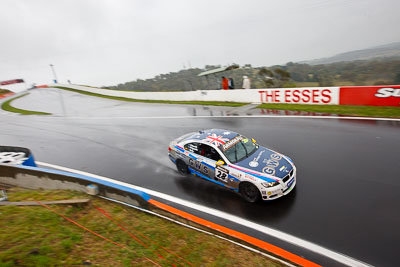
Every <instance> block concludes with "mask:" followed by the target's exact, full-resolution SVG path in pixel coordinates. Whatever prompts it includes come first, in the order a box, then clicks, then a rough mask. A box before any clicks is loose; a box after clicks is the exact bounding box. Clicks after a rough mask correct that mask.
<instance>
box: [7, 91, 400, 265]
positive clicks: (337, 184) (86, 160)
mask: <svg viewBox="0 0 400 267" xmlns="http://www.w3.org/2000/svg"><path fill="white" fill-rule="evenodd" d="M39 95H40V97H39ZM62 95H63V99H64V102H65V106H66V111H65V113H64V111H63V110H62V109H60V108H59V107H60V105H59V103H60V102H59V99H60V98H59V97H60V94H59V93H58V92H54V90H52V89H41V90H38V91H36V92H31V95H30V96H28V97H23V98H20V99H18V100H16V101H14V102H13V105H14V106H16V107H19V108H22V107H24V108H26V109H29V108H27V107H28V106H29V105H36V106H35V107H36V108H35V110H39V111H50V112H52V111H53V112H54V113H55V115H57V116H52V117H38V116H17V115H14V114H5V113H4V112H2V114H0V122H1V127H0V143H1V145H12V146H25V147H28V148H30V149H31V150H32V151H33V153H34V155H35V158H36V160H39V161H42V162H48V163H52V164H57V165H61V166H65V167H70V168H74V169H78V170H83V171H87V172H91V173H95V174H99V175H103V176H107V177H110V178H114V179H117V180H121V181H124V182H128V183H132V184H134V185H138V186H142V187H146V188H149V189H153V190H157V191H160V192H163V193H166V194H170V195H173V196H177V197H180V198H182V199H185V200H189V201H192V202H196V203H198V204H201V205H204V206H209V207H213V208H215V209H219V210H222V211H225V212H228V213H231V214H233V215H236V216H240V217H243V218H246V219H248V220H250V221H253V222H256V223H259V224H262V225H265V226H268V227H272V228H275V229H278V230H281V231H284V232H287V233H289V234H292V235H294V236H297V237H300V238H303V239H305V240H307V241H311V242H314V243H316V244H318V245H321V246H324V247H326V248H329V249H331V250H334V251H336V252H339V253H343V254H346V255H348V256H351V257H354V258H356V259H359V260H362V261H364V262H366V263H369V264H372V265H376V266H397V265H398V259H397V258H398V256H397V252H398V244H399V243H400V231H399V229H398V227H399V225H400V213H399V206H400V174H399V173H400V162H399V151H400V123H399V122H393V121H392V122H387V121H362V120H341V119H304V118H303V119H300V118H238V117H226V118H195V117H193V118H154V117H153V116H192V115H195V116H196V115H197V116H198V115H224V114H226V112H227V111H228V110H229V109H230V108H203V107H198V106H177V105H158V104H151V105H150V104H140V103H121V102H117V101H111V100H105V99H98V98H94V97H89V96H83V95H78V94H75V93H71V92H62ZM49 97H50V98H51V101H50V100H49ZM43 99H45V100H43ZM40 101H42V103H40ZM38 102H39V103H38ZM48 103H52V104H50V105H49V104H48ZM45 104H46V105H45ZM43 106H46V107H47V108H46V109H43ZM56 110H57V111H56ZM246 113H249V112H248V111H247V112H246ZM250 113H252V114H257V115H259V114H260V113H261V111H260V110H252V111H250ZM64 114H66V117H63V115H64ZM121 116H123V117H121ZM149 116H150V117H152V118H138V117H149ZM206 128H225V129H230V130H233V131H237V132H240V133H242V134H244V135H247V136H251V137H254V138H255V139H256V140H257V142H258V143H260V144H262V145H264V146H267V147H270V148H273V149H275V150H277V151H279V152H281V153H284V154H286V155H288V156H290V157H291V158H292V159H293V160H294V162H295V164H296V166H297V168H298V182H297V188H296V190H295V191H294V192H292V193H291V194H289V195H288V196H286V197H283V198H281V199H279V200H276V201H272V202H266V203H258V204H248V203H245V202H244V201H242V200H241V198H240V197H239V196H238V195H237V194H235V193H233V192H231V191H229V190H227V189H224V188H221V187H219V186H218V185H214V184H213V183H210V182H208V181H205V180H202V179H200V178H197V177H181V176H179V174H178V173H177V172H176V171H175V168H174V165H173V164H172V163H171V162H170V161H169V159H168V157H167V151H168V143H169V141H170V140H172V139H173V138H175V137H177V136H180V135H182V134H184V133H186V132H189V131H195V130H198V129H206ZM216 222H217V223H218V221H216ZM222 223H223V224H224V225H226V226H230V227H232V228H236V229H242V228H240V227H239V228H238V227H237V226H235V225H234V224H233V223H230V222H226V221H223V220H222ZM242 230H243V229H242ZM244 230H245V229H244ZM249 234H251V235H253V236H256V237H258V238H260V239H263V236H262V234H261V233H256V232H249Z"/></svg>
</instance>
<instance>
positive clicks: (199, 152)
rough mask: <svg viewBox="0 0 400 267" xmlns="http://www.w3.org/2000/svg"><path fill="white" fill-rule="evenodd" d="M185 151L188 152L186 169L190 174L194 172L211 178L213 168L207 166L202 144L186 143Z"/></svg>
mask: <svg viewBox="0 0 400 267" xmlns="http://www.w3.org/2000/svg"><path fill="white" fill-rule="evenodd" d="M184 147H185V150H186V151H188V152H189V155H188V167H189V169H190V170H191V172H194V173H196V174H198V175H200V176H203V178H204V176H205V178H210V177H212V176H213V173H214V171H213V166H212V165H210V164H209V162H208V160H207V158H206V157H204V150H203V148H202V144H200V143H197V142H191V143H187V144H186V145H185V146H184Z"/></svg>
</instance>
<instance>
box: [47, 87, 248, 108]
mask: <svg viewBox="0 0 400 267" xmlns="http://www.w3.org/2000/svg"><path fill="white" fill-rule="evenodd" d="M54 87H55V88H59V89H63V90H67V91H71V92H76V93H80V94H84V95H90V96H97V97H102V98H108V99H113V100H120V101H127V102H142V103H161V104H186V105H208V106H228V107H240V106H243V105H246V104H248V103H239V102H219V101H168V100H142V99H132V98H127V97H120V96H108V95H102V94H97V93H92V92H86V91H82V90H78V89H72V88H67V87H62V86H54ZM100 90H101V89H100ZM103 90H106V89H103Z"/></svg>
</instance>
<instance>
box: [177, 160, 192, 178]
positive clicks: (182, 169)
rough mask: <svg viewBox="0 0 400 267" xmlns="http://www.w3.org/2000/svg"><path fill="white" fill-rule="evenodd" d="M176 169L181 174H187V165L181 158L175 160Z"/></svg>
mask: <svg viewBox="0 0 400 267" xmlns="http://www.w3.org/2000/svg"><path fill="white" fill-rule="evenodd" d="M176 169H177V170H178V172H179V173H180V174H182V175H188V174H189V169H188V166H187V165H186V163H185V162H183V161H182V160H177V161H176Z"/></svg>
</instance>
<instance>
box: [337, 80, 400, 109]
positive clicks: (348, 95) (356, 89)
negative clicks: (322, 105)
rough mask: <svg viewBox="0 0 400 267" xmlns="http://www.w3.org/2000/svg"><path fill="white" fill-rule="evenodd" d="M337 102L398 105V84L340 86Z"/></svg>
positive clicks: (341, 103) (399, 89)
mask: <svg viewBox="0 0 400 267" xmlns="http://www.w3.org/2000/svg"><path fill="white" fill-rule="evenodd" d="M339 104H340V105H364V106H393V107H400V85H381V86H351V87H340V97H339Z"/></svg>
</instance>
